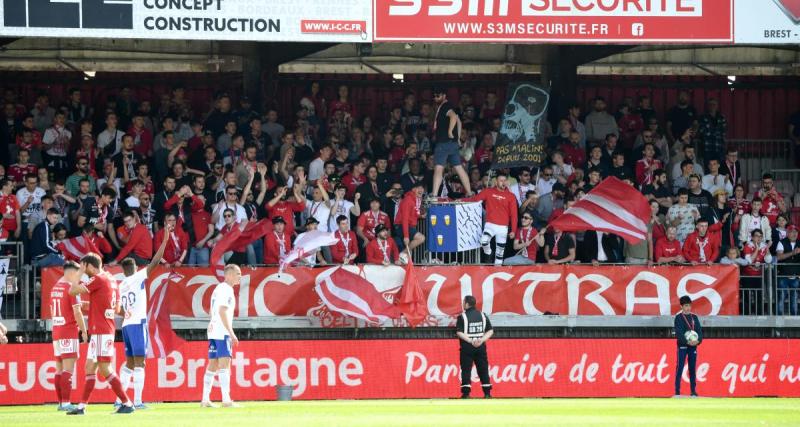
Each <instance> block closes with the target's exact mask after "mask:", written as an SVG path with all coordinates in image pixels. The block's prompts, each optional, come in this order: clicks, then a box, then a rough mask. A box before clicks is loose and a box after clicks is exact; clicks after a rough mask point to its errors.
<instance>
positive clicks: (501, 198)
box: [464, 172, 518, 265]
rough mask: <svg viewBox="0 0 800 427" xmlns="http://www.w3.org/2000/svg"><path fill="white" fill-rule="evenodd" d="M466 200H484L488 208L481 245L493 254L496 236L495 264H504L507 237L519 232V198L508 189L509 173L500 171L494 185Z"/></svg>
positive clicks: (485, 252) (484, 251)
mask: <svg viewBox="0 0 800 427" xmlns="http://www.w3.org/2000/svg"><path fill="white" fill-rule="evenodd" d="M464 201H466V202H476V201H479V202H483V204H484V209H485V210H486V222H485V224H484V226H483V234H482V235H481V247H482V248H483V253H484V254H486V255H489V254H491V252H492V250H491V247H490V246H489V245H490V243H491V240H492V238H494V239H495V251H494V265H502V264H503V255H504V253H505V249H506V239H507V238H513V237H514V235H515V234H517V218H518V216H517V200H516V198H515V197H514V194H513V193H511V191H509V190H508V175H506V174H505V173H503V172H500V173H498V174H497V177H496V178H495V186H494V187H490V188H486V189H484V190H483V191H481V192H480V193H478V194H476V195H475V196H472V197H469V198H467V199H464ZM509 224H510V227H509Z"/></svg>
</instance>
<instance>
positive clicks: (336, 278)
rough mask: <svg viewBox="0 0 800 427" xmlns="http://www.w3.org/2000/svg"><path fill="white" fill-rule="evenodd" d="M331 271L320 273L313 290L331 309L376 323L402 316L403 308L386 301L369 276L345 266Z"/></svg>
mask: <svg viewBox="0 0 800 427" xmlns="http://www.w3.org/2000/svg"><path fill="white" fill-rule="evenodd" d="M329 271H330V274H327V273H328V272H325V273H322V274H320V275H319V276H317V280H316V282H317V283H316V286H315V287H314V289H315V290H316V291H317V294H318V295H319V297H320V298H321V299H322V302H323V303H324V304H325V305H326V306H327V307H328V309H330V310H331V311H335V312H337V313H342V314H344V315H347V316H350V317H354V318H356V319H361V320H364V321H366V322H368V323H373V324H377V323H381V322H383V321H385V320H388V319H397V318H398V317H400V310H398V309H397V307H395V306H394V305H392V304H390V303H389V301H386V299H385V298H384V297H383V295H381V293H380V292H378V291H377V290H376V289H375V287H374V286H372V284H371V283H369V282H368V281H367V279H365V278H363V277H361V276H359V275H358V274H355V273H351V272H349V271H347V270H345V269H343V268H342V267H336V268H333V269H331V270H329Z"/></svg>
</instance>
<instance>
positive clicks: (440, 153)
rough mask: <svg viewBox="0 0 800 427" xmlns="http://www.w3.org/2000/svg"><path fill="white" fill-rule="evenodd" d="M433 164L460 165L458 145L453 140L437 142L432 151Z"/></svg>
mask: <svg viewBox="0 0 800 427" xmlns="http://www.w3.org/2000/svg"><path fill="white" fill-rule="evenodd" d="M433 162H434V163H435V164H436V166H445V165H447V164H448V163H449V164H450V166H458V165H460V164H461V153H459V152H458V143H456V142H455V141H454V140H450V141H444V142H437V143H436V147H435V148H434V149H433Z"/></svg>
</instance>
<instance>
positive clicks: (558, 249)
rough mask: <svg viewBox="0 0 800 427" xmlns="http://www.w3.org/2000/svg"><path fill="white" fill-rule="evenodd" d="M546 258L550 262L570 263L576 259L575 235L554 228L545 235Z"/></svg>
mask: <svg viewBox="0 0 800 427" xmlns="http://www.w3.org/2000/svg"><path fill="white" fill-rule="evenodd" d="M544 241H545V243H544V249H545V251H544V258H545V259H546V260H547V263H548V264H568V263H570V262H573V261H575V236H574V235H572V234H570V233H564V232H562V231H561V230H559V229H554V230H553V233H548V234H547V235H546V236H545V240H544Z"/></svg>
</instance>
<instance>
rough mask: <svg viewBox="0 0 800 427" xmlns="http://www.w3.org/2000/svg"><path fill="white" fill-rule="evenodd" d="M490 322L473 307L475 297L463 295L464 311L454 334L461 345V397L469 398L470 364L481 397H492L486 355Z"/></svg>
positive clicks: (470, 387)
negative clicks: (476, 378)
mask: <svg viewBox="0 0 800 427" xmlns="http://www.w3.org/2000/svg"><path fill="white" fill-rule="evenodd" d="M493 334H494V331H493V330H492V322H490V321H489V318H488V317H487V316H486V314H484V313H483V312H480V311H478V310H476V309H475V297H474V296H472V295H467V296H466V297H464V312H463V313H461V316H458V320H457V321H456V335H458V338H459V344H460V345H461V348H460V351H459V357H460V360H461V398H462V399H469V393H470V390H471V389H472V384H471V383H472V365H473V364H475V367H476V368H477V370H478V377H479V378H480V379H481V388H482V389H483V397H484V398H487V399H488V398H491V397H492V393H491V392H492V383H491V381H490V380H489V360H488V358H487V356H486V341H488V340H489V338H491V337H492V335H493Z"/></svg>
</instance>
